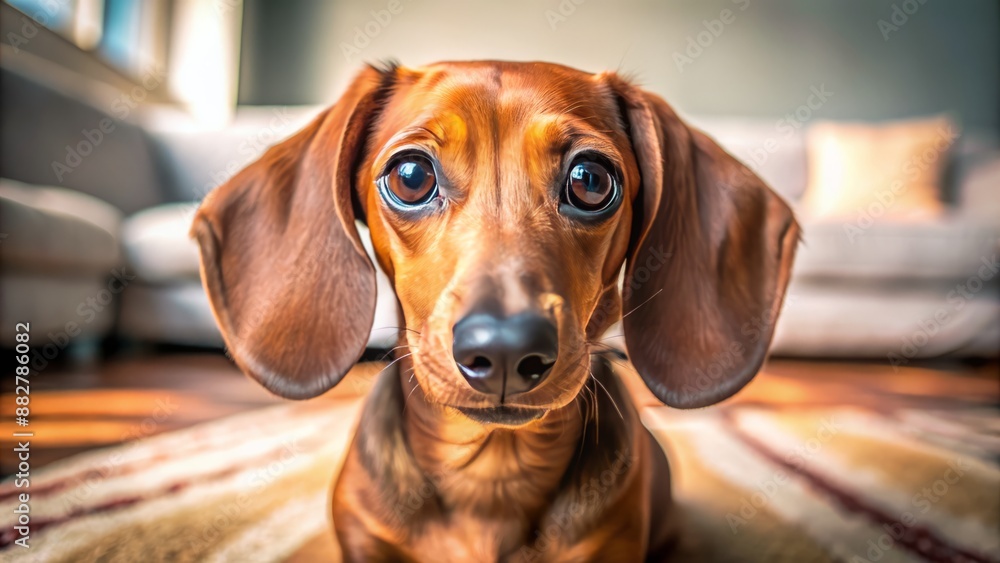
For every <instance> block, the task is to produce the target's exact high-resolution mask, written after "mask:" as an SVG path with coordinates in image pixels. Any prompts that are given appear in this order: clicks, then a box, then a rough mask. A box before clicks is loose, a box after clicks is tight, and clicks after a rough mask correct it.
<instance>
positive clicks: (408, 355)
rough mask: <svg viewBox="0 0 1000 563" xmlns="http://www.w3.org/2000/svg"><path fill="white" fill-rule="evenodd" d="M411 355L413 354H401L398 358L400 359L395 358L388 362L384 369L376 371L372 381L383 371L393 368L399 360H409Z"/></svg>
mask: <svg viewBox="0 0 1000 563" xmlns="http://www.w3.org/2000/svg"><path fill="white" fill-rule="evenodd" d="M412 355H413V352H410V353H409V354H403V355H402V356H400V357H398V358H396V359H395V360H393V361H391V362H389V363H388V364H387V365H386V366H385V367H384V368H382V369H380V370H379V371H378V373H376V374H375V377H373V378H372V379H376V378H378V376H380V375H382V372H384V371H385V370H387V369H389V368H391V367H392V366H393V364H395V363H396V362H398V361H399V360H402V359H404V358H409V357H410V356H412Z"/></svg>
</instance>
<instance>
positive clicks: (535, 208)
mask: <svg viewBox="0 0 1000 563" xmlns="http://www.w3.org/2000/svg"><path fill="white" fill-rule="evenodd" d="M397 73H398V76H397V79H396V81H395V87H394V88H393V90H392V92H391V94H389V95H388V97H387V99H386V100H385V101H384V106H383V108H382V110H381V114H380V117H379V119H378V120H377V121H376V126H375V128H374V130H373V131H372V133H371V135H370V137H369V141H368V147H367V151H366V153H365V157H364V160H363V161H362V165H361V166H360V167H359V172H358V178H357V185H358V186H359V189H360V192H361V193H360V198H361V201H362V202H364V211H365V216H366V218H367V223H368V225H369V228H370V229H371V234H372V240H373V243H374V247H375V249H376V254H377V256H378V260H379V262H380V263H381V265H382V266H383V268H384V269H385V271H386V272H387V273H388V274H389V277H390V278H391V279H392V280H393V281H394V285H395V289H396V294H397V296H398V298H399V302H400V304H401V306H402V309H403V313H404V317H405V319H406V326H407V327H408V328H409V329H412V331H413V332H409V331H408V332H407V333H406V335H405V336H406V340H407V342H408V343H409V349H408V350H407V352H411V353H412V361H413V364H414V368H415V373H414V375H415V377H416V378H417V381H418V382H419V384H420V386H421V388H422V390H423V393H424V395H425V397H427V398H429V399H430V400H433V401H436V402H440V403H442V404H445V405H449V406H454V407H461V408H462V409H463V410H464V411H465V412H466V413H467V414H470V415H471V416H473V417H479V418H485V417H483V416H482V414H484V413H486V412H488V413H490V415H491V416H493V417H495V418H496V419H497V420H508V421H509V420H514V419H517V418H519V417H520V418H525V419H529V418H533V417H534V416H537V415H539V414H540V413H542V412H543V410H542V409H547V408H552V407H559V406H563V405H565V404H567V403H569V402H570V401H571V400H572V399H573V398H574V397H575V396H576V394H577V393H578V392H579V390H580V388H581V386H582V385H583V383H584V382H585V381H586V379H587V377H588V376H589V367H590V361H589V360H590V356H589V352H590V351H591V347H590V346H589V345H588V344H587V338H588V333H589V334H591V335H594V334H600V333H601V332H602V331H603V329H605V328H607V325H608V324H609V323H610V322H612V321H613V315H611V314H602V315H600V316H598V317H596V318H595V316H594V314H593V313H594V311H595V310H596V309H597V308H598V306H603V307H605V308H607V307H613V308H614V309H615V311H617V304H616V301H615V300H614V299H613V297H612V296H613V291H611V290H613V288H614V286H615V285H616V284H617V281H618V274H619V272H620V270H621V267H622V263H623V261H624V259H625V255H626V251H627V248H628V242H629V233H630V230H631V219H632V214H631V206H632V201H633V199H634V198H635V196H636V194H637V193H638V187H639V172H638V168H637V165H636V162H635V158H634V155H633V152H632V148H631V144H630V142H629V139H628V136H627V133H626V131H625V125H624V123H625V122H624V119H623V117H622V116H621V115H620V111H619V108H618V107H617V101H616V98H615V96H614V94H613V92H612V91H611V90H610V89H609V88H608V86H607V84H606V83H604V82H602V81H601V80H600V78H599V77H596V76H594V75H590V74H585V73H582V72H579V71H575V70H571V69H565V68H563V67H556V66H553V65H496V64H448V65H440V66H434V67H429V68H426V69H423V70H421V71H401V70H397ZM606 293H608V294H609V297H612V299H611V301H608V300H605V302H603V303H602V299H601V298H602V296H604V295H605V294H606ZM595 321H596V324H595ZM592 324H593V326H591V325H592ZM588 327H590V330H589V331H588ZM510 333H516V334H514V335H511V334H510ZM500 405H503V406H504V407H505V408H504V409H497V408H496V407H498V406H500ZM525 407H530V409H528V410H525V409H524V408H525ZM483 408H485V409H489V410H487V411H480V410H477V409H483Z"/></svg>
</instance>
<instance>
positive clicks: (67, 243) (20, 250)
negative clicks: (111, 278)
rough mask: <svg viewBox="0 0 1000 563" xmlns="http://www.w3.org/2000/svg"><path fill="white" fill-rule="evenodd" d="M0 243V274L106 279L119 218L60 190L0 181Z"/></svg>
mask: <svg viewBox="0 0 1000 563" xmlns="http://www.w3.org/2000/svg"><path fill="white" fill-rule="evenodd" d="M0 224H2V225H3V231H4V233H5V234H6V235H7V237H6V238H5V239H4V240H3V242H2V244H0V262H2V263H3V265H4V268H5V269H8V268H10V269H12V270H18V271H31V272H41V273H62V274H65V275H88V274H94V273H97V274H108V273H109V272H110V270H111V269H112V268H114V267H116V266H117V265H118V263H119V260H120V258H121V255H120V252H119V246H118V238H119V233H120V230H121V214H120V213H119V212H118V210H117V209H115V208H114V207H112V206H111V205H109V204H107V203H105V202H103V201H101V200H99V199H97V198H95V197H92V196H89V195H86V194H82V193H79V192H75V191H72V190H67V189H63V188H49V187H42V186H31V185H28V184H22V183H20V182H15V181H13V180H8V179H3V180H0Z"/></svg>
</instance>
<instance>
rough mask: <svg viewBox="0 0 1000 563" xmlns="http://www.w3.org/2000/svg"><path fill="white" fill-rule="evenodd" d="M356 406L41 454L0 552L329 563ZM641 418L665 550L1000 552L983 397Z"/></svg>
mask: <svg viewBox="0 0 1000 563" xmlns="http://www.w3.org/2000/svg"><path fill="white" fill-rule="evenodd" d="M782 389H785V390H786V391H787V390H788V389H789V387H788V386H784V387H782ZM751 395H752V393H751ZM359 404H360V403H359V400H358V399H356V398H336V399H333V400H329V399H327V400H322V401H310V402H306V403H287V404H281V405H278V406H274V407H268V408H265V409H261V410H257V411H252V412H249V413H245V414H240V415H235V416H231V417H229V418H225V419H222V420H219V421H214V422H209V423H204V424H201V425H198V426H194V427H191V428H187V429H184V430H179V431H174V432H170V433H167V434H161V435H157V436H153V437H149V438H145V439H142V440H138V441H135V442H131V443H128V444H126V445H123V446H118V447H114V448H108V449H102V450H96V451H93V452H90V453H87V454H83V455H79V456H76V457H73V458H70V459H67V460H65V461H62V462H59V463H57V464H53V465H51V466H49V467H46V468H45V469H43V470H40V471H38V472H36V473H34V474H33V480H32V487H31V500H32V506H31V516H32V520H31V523H32V529H31V535H30V545H31V547H30V549H23V548H21V547H18V546H16V545H13V544H12V543H11V542H12V540H13V539H14V538H15V537H16V536H15V532H14V525H15V522H14V519H13V510H14V509H15V507H16V505H17V499H16V496H15V494H16V492H17V489H14V488H13V486H12V482H11V481H10V480H8V481H6V482H4V483H2V484H0V545H2V547H0V560H3V561H10V562H22V561H40V562H41V561H44V562H74V563H76V562H82V561H104V562H118V561H122V562H126V561H128V562H132V561H142V562H151V561H238V562H256V561H260V562H265V561H296V562H298V561H337V560H339V552H338V549H337V546H336V544H335V542H334V540H333V538H332V535H331V532H330V529H331V522H330V519H329V515H328V510H327V505H328V502H329V494H330V484H331V482H332V479H333V475H334V474H335V472H336V471H337V468H338V465H339V463H340V460H341V457H342V455H343V452H344V449H345V447H346V445H347V443H348V440H349V437H350V434H351V432H352V430H353V429H352V426H353V424H354V420H355V419H356V416H357V414H358V411H359ZM643 419H644V422H645V423H646V425H647V426H648V427H649V428H650V429H652V430H653V431H654V433H655V434H656V436H657V437H658V438H659V440H660V442H661V445H662V446H663V447H664V448H665V449H666V450H667V452H668V455H669V457H670V460H671V463H672V464H673V466H674V471H675V477H674V478H675V483H674V489H675V494H676V497H677V501H678V503H679V505H680V508H681V513H682V535H681V540H680V544H679V546H678V550H677V554H676V556H675V558H674V560H676V561H713V562H714V561H719V562H729V561H761V562H786V561H787V562H804V561H806V562H808V561H849V562H868V561H871V562H875V561H878V562H880V563H893V562H899V561H967V562H978V561H1000V534H998V530H1000V467H998V465H997V459H998V454H1000V417H998V416H997V411H996V410H995V409H994V408H993V405H990V404H979V405H965V406H963V407H962V408H955V407H954V406H952V407H950V408H930V407H923V408H914V407H912V406H909V407H907V406H904V407H900V408H872V407H871V406H870V405H850V404H843V403H842V402H841V403H836V404H822V403H820V404H817V403H815V402H809V401H796V400H789V401H772V402H770V403H768V404H763V403H761V402H758V401H735V402H731V403H726V404H724V405H720V406H717V407H714V408H709V409H703V410H698V411H683V412H682V411H674V410H670V409H667V408H664V407H644V408H643Z"/></svg>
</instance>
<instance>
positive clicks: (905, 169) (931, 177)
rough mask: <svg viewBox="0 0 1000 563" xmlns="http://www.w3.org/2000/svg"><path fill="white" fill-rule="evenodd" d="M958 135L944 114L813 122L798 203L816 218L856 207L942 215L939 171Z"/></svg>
mask: <svg viewBox="0 0 1000 563" xmlns="http://www.w3.org/2000/svg"><path fill="white" fill-rule="evenodd" d="M957 137H958V131H957V129H956V128H955V126H954V125H953V124H952V122H951V120H950V119H948V118H947V117H935V118H927V119H912V120H906V121H893V122H889V123H878V124H871V123H834V122H824V123H818V124H815V125H813V126H812V127H810V128H809V135H808V155H809V156H808V159H809V183H808V186H807V187H806V193H805V195H804V196H803V197H802V207H803V209H804V210H805V211H807V212H808V214H809V215H810V216H812V217H817V218H818V217H824V218H839V219H843V218H853V217H854V216H855V215H857V214H858V210H859V209H873V211H872V212H873V213H878V214H879V215H881V216H884V217H886V218H888V217H893V218H904V217H905V218H916V219H923V218H926V217H933V216H936V215H940V214H941V212H942V211H943V206H942V204H941V199H942V197H941V194H942V190H941V179H942V173H943V171H944V165H945V163H946V162H947V157H948V152H949V150H950V148H951V145H952V143H953V141H954V140H955V139H956V138H957Z"/></svg>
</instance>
